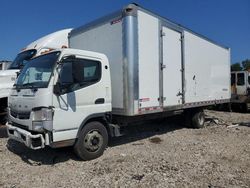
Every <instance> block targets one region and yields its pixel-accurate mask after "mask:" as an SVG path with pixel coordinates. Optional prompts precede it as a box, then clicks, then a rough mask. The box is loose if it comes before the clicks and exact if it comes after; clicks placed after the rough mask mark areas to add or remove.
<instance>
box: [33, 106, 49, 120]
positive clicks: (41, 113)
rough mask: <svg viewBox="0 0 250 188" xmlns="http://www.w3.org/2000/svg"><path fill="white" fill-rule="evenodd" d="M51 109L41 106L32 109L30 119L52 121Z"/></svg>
mask: <svg viewBox="0 0 250 188" xmlns="http://www.w3.org/2000/svg"><path fill="white" fill-rule="evenodd" d="M52 118H53V110H52V109H49V108H41V109H40V110H36V111H33V118H32V121H52Z"/></svg>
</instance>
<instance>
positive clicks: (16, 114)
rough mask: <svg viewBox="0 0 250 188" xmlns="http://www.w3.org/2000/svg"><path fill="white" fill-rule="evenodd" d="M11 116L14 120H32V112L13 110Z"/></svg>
mask: <svg viewBox="0 0 250 188" xmlns="http://www.w3.org/2000/svg"><path fill="white" fill-rule="evenodd" d="M10 114H11V116H12V117H14V118H18V119H29V118H30V112H21V113H20V112H15V111H13V110H11V111H10Z"/></svg>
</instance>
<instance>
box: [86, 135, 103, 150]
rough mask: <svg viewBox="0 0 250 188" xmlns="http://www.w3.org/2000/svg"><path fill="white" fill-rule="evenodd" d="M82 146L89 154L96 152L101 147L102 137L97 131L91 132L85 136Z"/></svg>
mask: <svg viewBox="0 0 250 188" xmlns="http://www.w3.org/2000/svg"><path fill="white" fill-rule="evenodd" d="M83 145H84V147H85V148H86V149H87V150H88V151H89V152H96V151H97V150H99V149H100V148H101V147H102V145H103V137H102V135H101V134H100V132H99V131H98V130H91V131H89V132H88V133H87V134H86V135H85V137H84V140H83Z"/></svg>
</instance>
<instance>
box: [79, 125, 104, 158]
mask: <svg viewBox="0 0 250 188" xmlns="http://www.w3.org/2000/svg"><path fill="white" fill-rule="evenodd" d="M107 145H108V132H107V129H106V128H105V126H104V125H103V124H102V123H100V122H97V121H93V122H90V123H87V124H86V125H85V126H84V127H83V129H82V130H81V132H80V134H79V137H78V139H77V141H76V143H75V145H74V150H75V153H76V154H77V156H78V157H80V158H81V159H82V160H85V161H86V160H92V159H96V158H98V157H100V156H101V155H102V154H103V152H104V150H105V149H106V147H107Z"/></svg>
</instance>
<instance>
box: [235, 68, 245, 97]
mask: <svg viewBox="0 0 250 188" xmlns="http://www.w3.org/2000/svg"><path fill="white" fill-rule="evenodd" d="M236 75H237V76H236V78H237V79H236V91H237V94H238V95H246V94H247V81H248V79H247V74H246V73H245V72H238V73H237V74H236Z"/></svg>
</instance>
